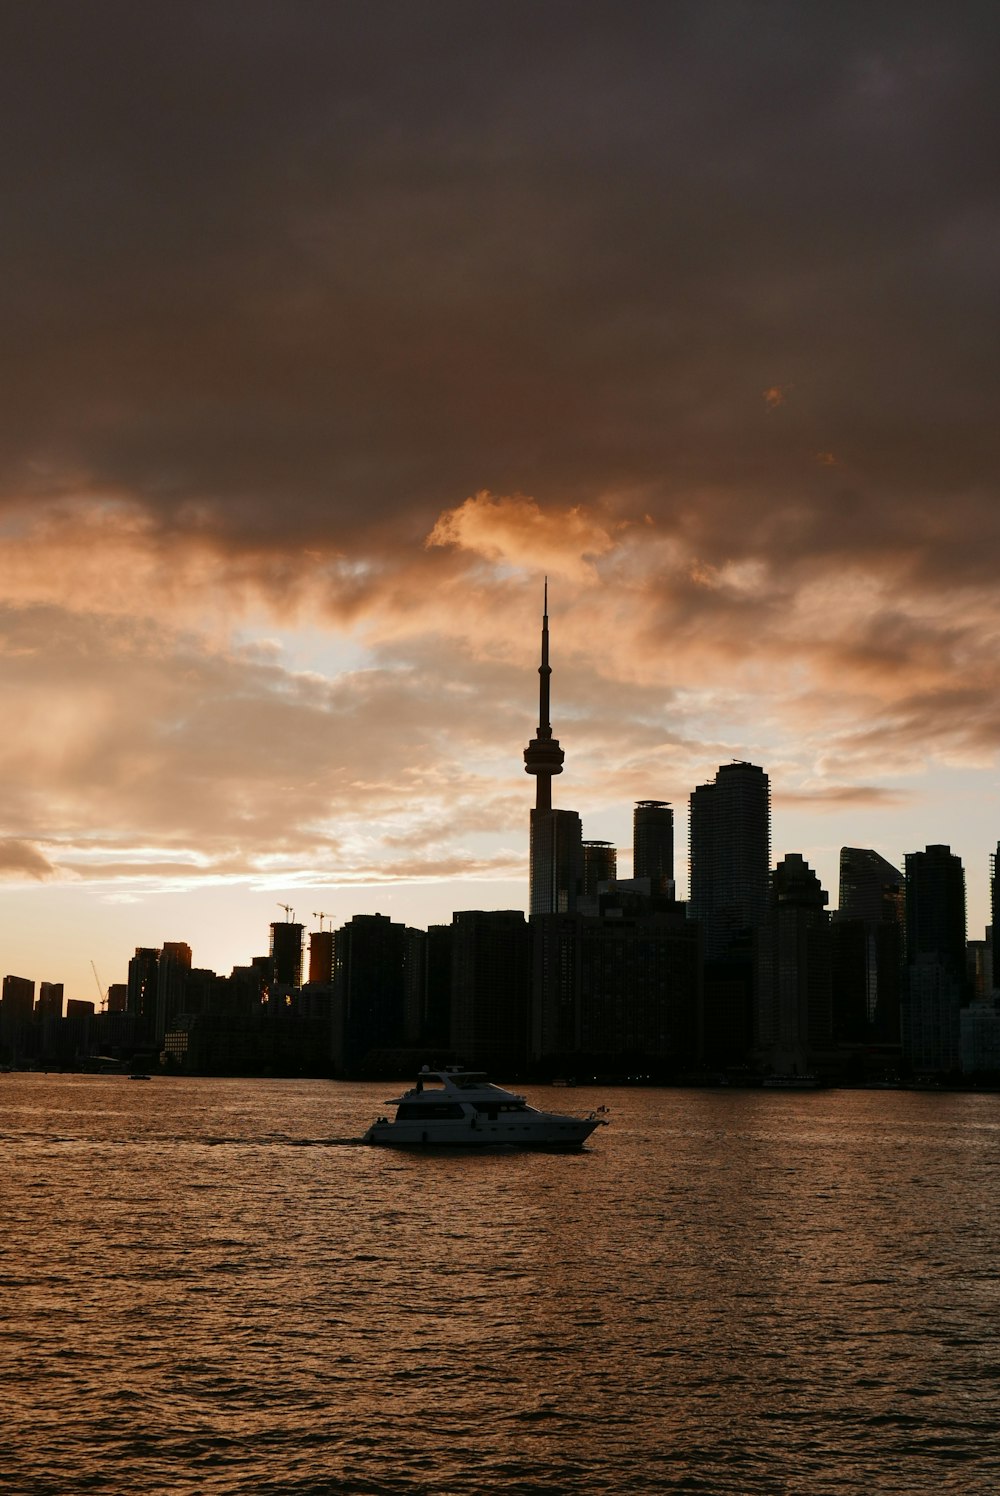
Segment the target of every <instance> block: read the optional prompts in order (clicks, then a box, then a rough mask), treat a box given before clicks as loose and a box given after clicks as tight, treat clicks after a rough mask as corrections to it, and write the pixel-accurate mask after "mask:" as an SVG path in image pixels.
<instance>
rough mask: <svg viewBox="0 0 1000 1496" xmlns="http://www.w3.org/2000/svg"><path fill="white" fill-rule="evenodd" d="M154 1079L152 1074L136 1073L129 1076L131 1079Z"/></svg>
mask: <svg viewBox="0 0 1000 1496" xmlns="http://www.w3.org/2000/svg"><path fill="white" fill-rule="evenodd" d="M152 1079H153V1077H152V1076H151V1075H138V1074H136V1075H130V1076H129V1080H152Z"/></svg>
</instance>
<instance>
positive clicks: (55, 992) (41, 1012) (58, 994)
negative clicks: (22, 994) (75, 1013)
mask: <svg viewBox="0 0 1000 1496" xmlns="http://www.w3.org/2000/svg"><path fill="white" fill-rule="evenodd" d="M63 996H64V987H63V984H62V982H39V984H38V1002H37V1003H36V1005H35V1012H36V1013H37V1014H38V1016H39V1017H40V1018H61V1017H62V1016H63Z"/></svg>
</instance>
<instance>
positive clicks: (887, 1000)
mask: <svg viewBox="0 0 1000 1496" xmlns="http://www.w3.org/2000/svg"><path fill="white" fill-rule="evenodd" d="M905 881H906V880H905V879H904V877H903V875H902V873H901V872H900V871H899V870H898V868H895V867H893V865H892V863H891V862H887V861H886V859H885V858H884V857H882V856H881V855H880V854H879V853H878V852H876V851H874V849H873V848H871V847H842V848H841V851H840V907H839V909H838V910H837V912H836V913H835V914H834V915H833V923H832V928H831V931H830V939H831V959H832V963H833V1000H834V1010H833V1030H834V1038H835V1039H836V1041H837V1042H838V1043H840V1044H845V1045H871V1044H876V1045H880V1046H883V1045H895V1044H898V1042H899V1009H900V1000H901V992H902V977H903V958H904V945H903V939H904V929H905V910H906V894H905Z"/></svg>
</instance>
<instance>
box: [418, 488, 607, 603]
mask: <svg viewBox="0 0 1000 1496" xmlns="http://www.w3.org/2000/svg"><path fill="white" fill-rule="evenodd" d="M426 543H427V545H428V546H449V545H450V546H456V547H457V548H458V549H459V550H463V551H470V552H472V553H473V554H474V555H477V556H482V557H483V558H484V559H486V560H487V561H492V562H495V563H499V564H502V565H510V566H517V567H520V568H522V569H526V570H529V571H531V572H533V573H537V572H539V571H546V572H553V573H556V574H560V575H563V576H567V577H570V578H572V579H573V580H575V581H577V582H581V581H594V580H596V573H595V568H594V558H595V557H597V556H602V555H605V554H606V553H607V552H608V551H610V550H611V549H612V547H613V545H614V543H615V542H614V539H613V538H612V536H611V534H610V533H609V529H608V527H607V525H606V524H602V523H601V522H600V521H599V520H597V519H595V518H594V517H593V516H592V515H590V514H588V513H586V511H585V510H584V509H583V507H582V506H580V505H576V506H574V507H573V508H570V509H558V508H556V509H551V508H550V509H548V510H544V509H542V508H541V507H540V506H539V505H538V504H537V503H536V501H535V500H534V499H531V498H524V497H521V496H516V497H513V498H500V497H495V496H494V495H492V494H489V493H485V492H484V493H478V494H476V495H475V497H474V498H469V499H466V500H465V502H464V503H463V504H460V505H458V507H457V508H455V509H449V510H446V511H445V512H444V513H443V514H441V515H440V516H439V517H438V520H437V523H436V524H435V526H434V528H433V530H432V531H431V533H430V535H429V536H428V537H427V542H426Z"/></svg>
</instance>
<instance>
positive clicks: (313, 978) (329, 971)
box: [309, 929, 333, 984]
mask: <svg viewBox="0 0 1000 1496" xmlns="http://www.w3.org/2000/svg"><path fill="white" fill-rule="evenodd" d="M309 981H310V983H316V982H318V983H321V984H326V983H328V982H332V981H333V931H332V930H322V929H320V930H312V931H311V932H310V935H309Z"/></svg>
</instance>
